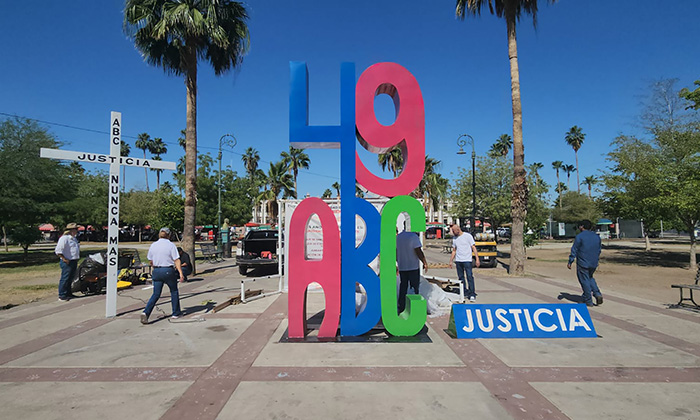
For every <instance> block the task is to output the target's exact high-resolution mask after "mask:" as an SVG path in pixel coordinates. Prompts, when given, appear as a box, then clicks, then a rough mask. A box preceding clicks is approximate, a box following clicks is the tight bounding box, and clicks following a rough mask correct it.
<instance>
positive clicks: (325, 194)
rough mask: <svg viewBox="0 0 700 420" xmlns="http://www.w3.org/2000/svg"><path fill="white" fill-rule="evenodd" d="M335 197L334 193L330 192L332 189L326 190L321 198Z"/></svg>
mask: <svg viewBox="0 0 700 420" xmlns="http://www.w3.org/2000/svg"><path fill="white" fill-rule="evenodd" d="M332 195H333V191H331V190H330V188H326V191H324V192H323V195H321V198H331V196H332Z"/></svg>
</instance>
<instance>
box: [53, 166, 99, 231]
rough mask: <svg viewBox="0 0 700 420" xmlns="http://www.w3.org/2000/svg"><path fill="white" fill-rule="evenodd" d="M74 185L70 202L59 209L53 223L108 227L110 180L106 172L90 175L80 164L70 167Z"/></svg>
mask: <svg viewBox="0 0 700 420" xmlns="http://www.w3.org/2000/svg"><path fill="white" fill-rule="evenodd" d="M69 168H70V171H71V175H70V179H71V183H72V184H73V189H72V194H71V198H70V200H68V201H66V202H65V203H63V204H62V205H61V206H60V207H58V208H57V211H56V215H55V216H53V217H52V220H51V221H52V222H53V223H56V224H58V225H65V224H67V223H70V222H73V221H78V222H80V223H82V224H85V225H92V226H94V227H96V228H97V229H102V226H107V208H108V201H109V190H108V185H109V179H108V174H107V172H106V171H101V170H100V171H96V172H95V173H88V172H86V171H85V169H84V168H83V167H82V166H80V164H79V163H78V162H71V163H70V165H69Z"/></svg>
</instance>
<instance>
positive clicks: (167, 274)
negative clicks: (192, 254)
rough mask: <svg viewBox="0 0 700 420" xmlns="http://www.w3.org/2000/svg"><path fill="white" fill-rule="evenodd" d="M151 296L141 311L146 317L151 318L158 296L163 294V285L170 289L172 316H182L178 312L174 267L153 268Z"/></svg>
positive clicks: (176, 273)
mask: <svg viewBox="0 0 700 420" xmlns="http://www.w3.org/2000/svg"><path fill="white" fill-rule="evenodd" d="M152 276H153V294H152V295H151V298H150V299H149V300H148V304H146V309H145V310H144V311H143V312H144V313H145V314H146V315H148V316H151V312H153V308H154V307H155V306H156V303H157V302H158V299H160V294H161V293H162V292H163V284H167V285H168V288H169V289H170V303H171V305H172V308H173V316H180V315H182V311H181V310H180V292H179V291H178V290H177V280H178V277H179V273H178V272H177V270H176V269H175V268H174V267H165V268H154V269H153V274H152Z"/></svg>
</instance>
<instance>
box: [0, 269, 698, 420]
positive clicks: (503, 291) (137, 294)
mask: <svg viewBox="0 0 700 420" xmlns="http://www.w3.org/2000/svg"><path fill="white" fill-rule="evenodd" d="M431 274H435V275H438V276H446V277H447V276H451V274H452V273H451V271H450V270H447V269H433V270H431ZM240 278H241V277H240V276H239V275H238V274H237V272H235V271H234V269H231V268H222V269H221V270H216V271H214V272H212V273H209V274H207V275H206V276H204V277H202V278H200V279H195V280H196V281H193V282H190V283H187V284H186V285H184V286H183V287H182V290H181V295H182V305H183V308H186V309H187V313H188V314H187V316H186V317H185V318H184V319H182V320H178V321H179V322H169V321H168V319H166V318H162V319H157V318H158V316H161V317H164V315H165V314H166V313H167V314H169V313H170V304H169V302H168V300H167V299H161V302H160V308H161V309H162V310H163V312H154V316H152V318H153V319H154V320H155V322H153V323H152V324H150V325H147V326H143V325H141V324H140V323H139V320H138V315H139V313H140V311H141V309H142V308H143V303H142V302H141V301H140V300H139V299H142V300H145V299H147V298H148V296H149V295H150V290H141V289H142V287H139V288H136V289H131V290H128V291H125V292H123V293H122V295H121V296H120V298H119V299H118V305H119V311H118V312H119V315H118V316H117V317H116V318H114V319H104V318H103V314H104V297H103V296H95V297H84V298H80V299H75V300H72V301H70V302H67V303H65V302H55V301H51V302H45V303H41V304H32V305H25V306H20V307H17V308H13V309H11V310H6V311H2V312H0V407H2V409H1V410H2V415H1V416H0V417H2V418H23V419H66V418H71V419H96V418H99V419H101V420H108V419H120V420H122V419H125V418H127V419H229V418H237V419H325V418H338V419H356V418H363V417H369V418H381V419H387V420H388V419H407V418H423V419H426V418H438V417H439V418H450V417H454V418H473V419H566V418H570V419H600V418H604V419H635V420H639V419H697V418H700V397H698V396H699V395H700V315H699V314H697V313H693V312H687V311H683V310H678V309H668V308H667V307H666V306H665V305H663V304H662V303H659V302H652V301H646V300H643V299H640V298H636V297H633V296H619V295H614V294H606V296H605V299H606V300H605V304H604V305H602V306H600V307H596V308H592V309H591V314H592V318H593V321H594V323H595V326H596V330H597V331H598V334H599V335H600V337H599V338H594V339H549V340H544V339H520V340H454V339H451V338H450V337H449V336H448V335H446V334H445V332H444V329H445V328H446V327H447V318H446V317H439V318H429V320H428V337H429V338H430V340H429V341H430V342H418V343H416V342H413V343H411V342H404V343H386V342H368V343H351V342H342V343H326V342H324V343H319V342H315V343H288V342H281V338H282V336H283V334H284V332H285V330H286V325H287V321H286V307H287V302H286V298H287V296H286V295H284V294H283V295H275V296H271V297H265V298H262V299H259V300H256V301H252V302H250V303H248V304H245V305H236V306H231V307H229V308H227V309H225V310H223V311H221V312H219V313H217V314H213V313H207V312H206V310H207V308H210V307H211V305H210V304H208V303H207V301H209V300H212V301H217V302H222V301H223V300H224V299H225V298H227V297H230V296H232V295H234V294H236V293H237V292H238V291H239V287H240ZM260 284H261V285H262V286H263V287H264V288H265V289H266V290H273V289H274V288H275V287H276V281H274V280H263V281H261V282H260ZM256 287H257V286H255V287H253V288H256ZM477 287H478V289H479V303H516V302H517V303H537V302H557V296H558V295H559V293H560V292H568V293H578V290H577V287H576V285H575V284H572V283H571V282H570V281H564V280H557V279H540V278H538V279H532V278H507V277H504V278H497V277H492V276H480V275H479V274H478V272H477ZM322 298H323V295H322V294H320V293H310V294H309V305H308V306H309V316H311V315H313V314H314V313H316V312H317V311H319V310H321V309H322V304H323V303H322Z"/></svg>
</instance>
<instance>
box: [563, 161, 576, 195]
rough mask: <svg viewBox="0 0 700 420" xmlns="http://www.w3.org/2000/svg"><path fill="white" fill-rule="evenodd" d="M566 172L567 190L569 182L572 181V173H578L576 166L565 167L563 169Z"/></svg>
mask: <svg viewBox="0 0 700 420" xmlns="http://www.w3.org/2000/svg"><path fill="white" fill-rule="evenodd" d="M561 168H562V169H563V170H564V172H566V189H569V180H570V179H571V173H572V172H576V167H575V166H574V165H570V164H569V165H563V166H562V167H561Z"/></svg>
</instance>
